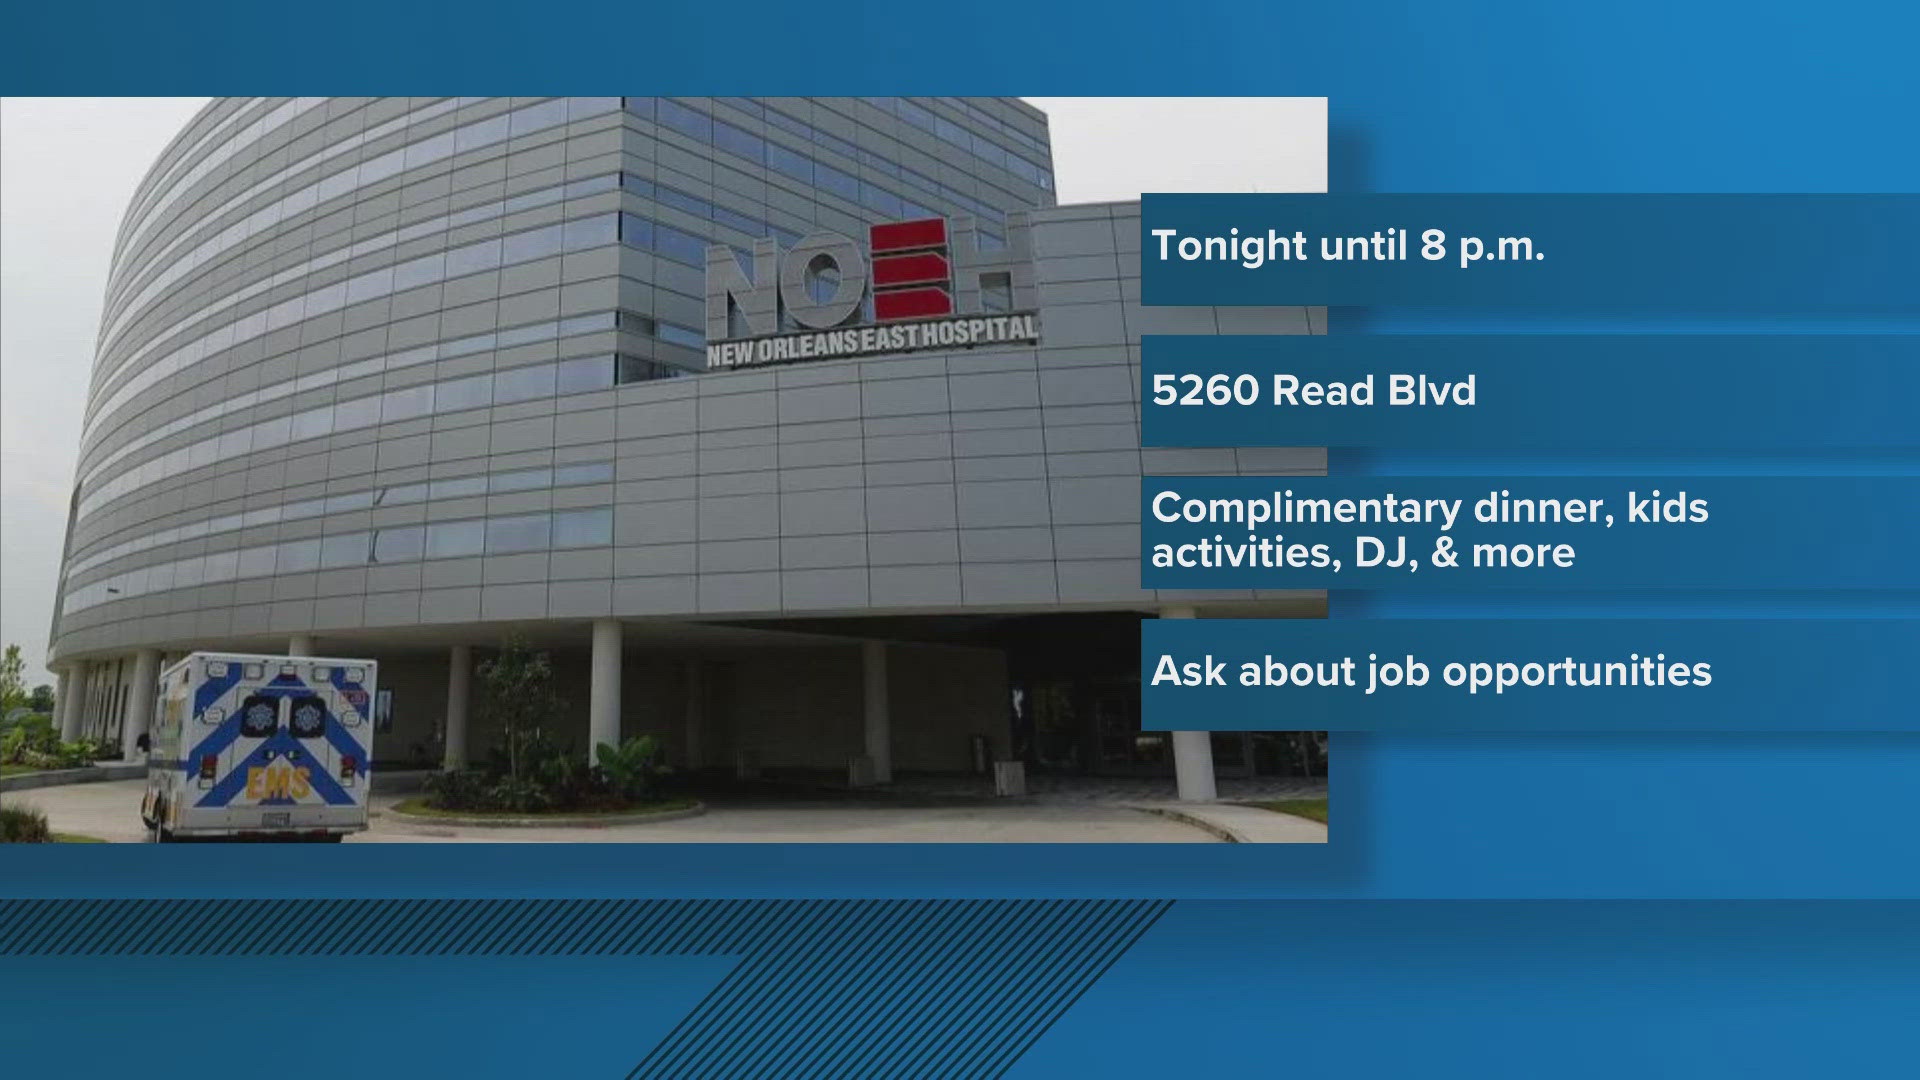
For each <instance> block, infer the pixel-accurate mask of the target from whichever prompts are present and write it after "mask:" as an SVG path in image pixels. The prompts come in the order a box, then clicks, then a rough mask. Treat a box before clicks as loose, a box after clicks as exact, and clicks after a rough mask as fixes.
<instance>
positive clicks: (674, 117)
mask: <svg viewBox="0 0 1920 1080" xmlns="http://www.w3.org/2000/svg"><path fill="white" fill-rule="evenodd" d="M655 111H656V115H657V116H658V118H659V120H660V122H661V123H662V124H665V125H666V126H667V127H670V128H672V129H673V130H675V131H677V132H679V133H680V134H682V135H686V136H688V137H690V138H694V139H698V140H700V141H701V142H712V141H713V120H712V119H710V118H709V117H708V116H707V114H706V113H702V112H695V111H694V110H692V109H689V108H687V107H686V106H685V105H682V104H680V103H679V102H677V101H675V100H673V99H672V98H660V99H659V102H658V105H657V106H656V110H655Z"/></svg>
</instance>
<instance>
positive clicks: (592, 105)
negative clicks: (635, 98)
mask: <svg viewBox="0 0 1920 1080" xmlns="http://www.w3.org/2000/svg"><path fill="white" fill-rule="evenodd" d="M619 107H620V99H619V98H617V97H576V98H568V99H567V119H569V120H581V119H585V118H586V117H589V116H599V115H600V114H601V113H610V112H613V111H614V110H616V109H618V108H619Z"/></svg>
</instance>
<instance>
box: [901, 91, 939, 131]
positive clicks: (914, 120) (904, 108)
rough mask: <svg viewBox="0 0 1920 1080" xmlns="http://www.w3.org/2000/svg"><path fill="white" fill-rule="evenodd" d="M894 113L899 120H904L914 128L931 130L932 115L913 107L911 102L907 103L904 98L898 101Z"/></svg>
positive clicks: (918, 107) (915, 106)
mask: <svg viewBox="0 0 1920 1080" xmlns="http://www.w3.org/2000/svg"><path fill="white" fill-rule="evenodd" d="M894 111H895V113H896V114H898V115H899V117H900V119H902V120H905V121H906V122H907V123H909V124H912V125H913V126H914V127H917V128H922V129H924V130H927V131H932V130H933V114H932V113H930V112H928V111H927V110H925V109H923V108H921V107H920V106H918V105H915V104H914V103H913V102H911V101H908V100H907V99H906V98H900V99H898V101H897V103H896V105H895V107H894Z"/></svg>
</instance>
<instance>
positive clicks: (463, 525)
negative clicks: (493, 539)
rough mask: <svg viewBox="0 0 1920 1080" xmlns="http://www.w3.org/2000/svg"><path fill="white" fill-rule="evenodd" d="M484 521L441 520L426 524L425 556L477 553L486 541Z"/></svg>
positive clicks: (445, 557) (452, 555)
mask: <svg viewBox="0 0 1920 1080" xmlns="http://www.w3.org/2000/svg"><path fill="white" fill-rule="evenodd" d="M486 525H487V523H486V522H484V521H443V522H440V523H438V524H435V525H429V526H427V558H429V559H447V558H453V557H455V556H460V555H478V554H480V552H481V550H482V548H483V547H484V545H485V542H486Z"/></svg>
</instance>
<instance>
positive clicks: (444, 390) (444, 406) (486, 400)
mask: <svg viewBox="0 0 1920 1080" xmlns="http://www.w3.org/2000/svg"><path fill="white" fill-rule="evenodd" d="M433 396H434V411H435V412H443V413H444V412H457V411H459V410H461V409H477V408H480V407H482V406H484V405H491V404H492V403H493V376H492V375H474V376H471V377H470V378H465V379H451V380H448V381H447V382H443V383H441V384H440V385H439V387H438V388H437V389H436V390H435V391H434V395H433Z"/></svg>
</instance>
